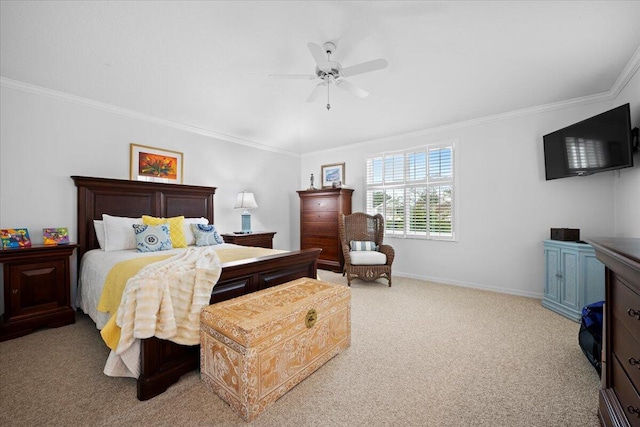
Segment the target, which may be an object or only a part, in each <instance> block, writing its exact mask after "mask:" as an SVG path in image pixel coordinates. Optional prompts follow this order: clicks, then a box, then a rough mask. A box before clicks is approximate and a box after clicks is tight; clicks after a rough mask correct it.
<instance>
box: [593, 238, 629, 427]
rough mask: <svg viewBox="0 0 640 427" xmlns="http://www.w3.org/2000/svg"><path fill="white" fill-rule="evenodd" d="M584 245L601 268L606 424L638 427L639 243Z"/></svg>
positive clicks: (603, 241)
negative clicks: (590, 248)
mask: <svg viewBox="0 0 640 427" xmlns="http://www.w3.org/2000/svg"><path fill="white" fill-rule="evenodd" d="M588 242H589V243H590V244H591V246H593V247H594V248H595V250H596V256H597V257H598V259H599V260H600V261H602V263H603V264H604V265H605V267H606V270H605V282H606V283H605V294H606V295H605V301H606V303H605V313H604V334H603V338H602V341H603V343H602V344H603V346H602V347H603V350H602V389H601V390H600V403H599V408H598V415H599V417H600V422H601V423H602V424H603V425H605V426H631V427H638V426H640V239H624V238H594V239H589V240H588Z"/></svg>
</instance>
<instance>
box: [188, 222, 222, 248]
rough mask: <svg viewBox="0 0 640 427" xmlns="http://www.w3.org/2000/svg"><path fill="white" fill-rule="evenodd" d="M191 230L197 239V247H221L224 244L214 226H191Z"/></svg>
mask: <svg viewBox="0 0 640 427" xmlns="http://www.w3.org/2000/svg"><path fill="white" fill-rule="evenodd" d="M191 230H192V231H193V235H194V236H195V238H196V246H211V245H221V244H223V243H224V240H223V239H222V237H221V236H220V235H219V234H218V231H217V230H216V226H215V225H213V224H191Z"/></svg>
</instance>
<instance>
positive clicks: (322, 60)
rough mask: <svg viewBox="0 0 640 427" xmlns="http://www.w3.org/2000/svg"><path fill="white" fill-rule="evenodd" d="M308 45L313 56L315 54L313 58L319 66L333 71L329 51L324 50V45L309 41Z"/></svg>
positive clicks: (324, 69) (323, 69)
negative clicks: (328, 55)
mask: <svg viewBox="0 0 640 427" xmlns="http://www.w3.org/2000/svg"><path fill="white" fill-rule="evenodd" d="M307 47H308V48H309V52H311V56H313V59H314V60H315V61H316V64H317V65H318V68H320V69H321V70H322V71H331V64H329V60H328V59H327V53H326V52H325V51H324V49H323V48H322V46H320V45H319V44H317V43H312V42H309V43H307Z"/></svg>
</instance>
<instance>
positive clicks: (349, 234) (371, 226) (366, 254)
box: [338, 212, 395, 286]
mask: <svg viewBox="0 0 640 427" xmlns="http://www.w3.org/2000/svg"><path fill="white" fill-rule="evenodd" d="M338 224H339V232H340V245H341V247H342V254H343V255H344V271H343V272H342V275H343V276H344V275H345V274H346V275H347V284H348V285H349V286H351V279H353V278H354V277H357V278H359V279H362V280H366V281H368V282H370V281H372V280H376V279H378V278H380V277H383V278H386V279H387V280H388V281H389V286H391V264H392V263H393V258H394V257H395V252H394V250H393V247H391V246H389V245H383V244H382V240H383V238H384V218H383V217H382V215H380V214H377V215H367V214H366V213H363V212H356V213H354V214H351V215H340V217H339V218H338ZM351 241H358V242H363V241H366V242H375V244H376V246H377V251H351ZM352 255H353V256H352Z"/></svg>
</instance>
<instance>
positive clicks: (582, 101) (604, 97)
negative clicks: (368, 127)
mask: <svg viewBox="0 0 640 427" xmlns="http://www.w3.org/2000/svg"><path fill="white" fill-rule="evenodd" d="M610 92H611V91H608V92H603V93H599V94H595V95H588V96H583V97H580V98H573V99H569V100H566V101H560V102H555V103H552V104H545V105H538V106H535V107H529V108H523V109H520V110H514V111H509V112H506V113H500V114H494V115H491V116H484V117H479V118H477V119H471V120H464V121H461V122H455V123H451V124H448V125H442V126H437V127H433V128H428V129H420V130H416V131H412V132H405V133H401V134H396V135H391V136H387V137H383V138H377V139H369V140H366V141H360V142H354V143H353V144H349V145H343V146H341V147H339V148H327V149H323V150H318V151H313V152H309V153H305V154H303V155H302V156H303V157H305V156H311V155H316V154H320V153H325V152H329V151H336V150H342V149H345V148H354V147H359V146H365V145H369V144H378V143H380V144H388V143H393V142H399V141H403V140H405V139H409V138H415V137H421V136H426V135H432V134H437V133H445V132H450V131H455V130H459V129H464V128H468V127H471V126H480V125H485V124H488V123H493V122H498V121H502V120H508V119H514V118H518V117H523V116H528V115H532V114H540V113H544V112H548V111H553V110H560V109H563V108H569V107H575V106H578V105H586V104H590V103H593V102H600V101H608V100H611V99H612V98H614V96H612V95H611V93H610Z"/></svg>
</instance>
